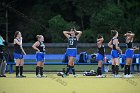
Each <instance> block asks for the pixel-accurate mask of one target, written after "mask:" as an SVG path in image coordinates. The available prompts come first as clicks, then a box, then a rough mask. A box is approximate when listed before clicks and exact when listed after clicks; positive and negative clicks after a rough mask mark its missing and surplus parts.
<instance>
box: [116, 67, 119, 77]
mask: <svg viewBox="0 0 140 93" xmlns="http://www.w3.org/2000/svg"><path fill="white" fill-rule="evenodd" d="M118 73H119V65H116V75H118Z"/></svg>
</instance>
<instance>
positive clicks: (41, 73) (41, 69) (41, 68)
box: [40, 67, 43, 76]
mask: <svg viewBox="0 0 140 93" xmlns="http://www.w3.org/2000/svg"><path fill="white" fill-rule="evenodd" d="M40 75H41V76H43V67H40Z"/></svg>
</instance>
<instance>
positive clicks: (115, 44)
mask: <svg viewBox="0 0 140 93" xmlns="http://www.w3.org/2000/svg"><path fill="white" fill-rule="evenodd" d="M111 34H112V36H113V38H112V39H111V41H110V42H109V43H108V46H109V47H110V48H111V49H112V51H111V56H112V73H113V75H114V77H115V78H118V77H120V75H118V73H119V65H120V60H119V54H122V50H121V49H120V47H119V41H118V31H116V30H111Z"/></svg>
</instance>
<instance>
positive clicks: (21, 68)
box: [20, 66, 23, 76]
mask: <svg viewBox="0 0 140 93" xmlns="http://www.w3.org/2000/svg"><path fill="white" fill-rule="evenodd" d="M22 74H23V66H20V75H21V76H22Z"/></svg>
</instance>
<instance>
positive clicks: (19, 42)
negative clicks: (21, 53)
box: [14, 38, 22, 46]
mask: <svg viewBox="0 0 140 93" xmlns="http://www.w3.org/2000/svg"><path fill="white" fill-rule="evenodd" d="M14 44H18V45H20V46H21V45H22V38H21V40H20V41H18V40H17V39H14Z"/></svg>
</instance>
